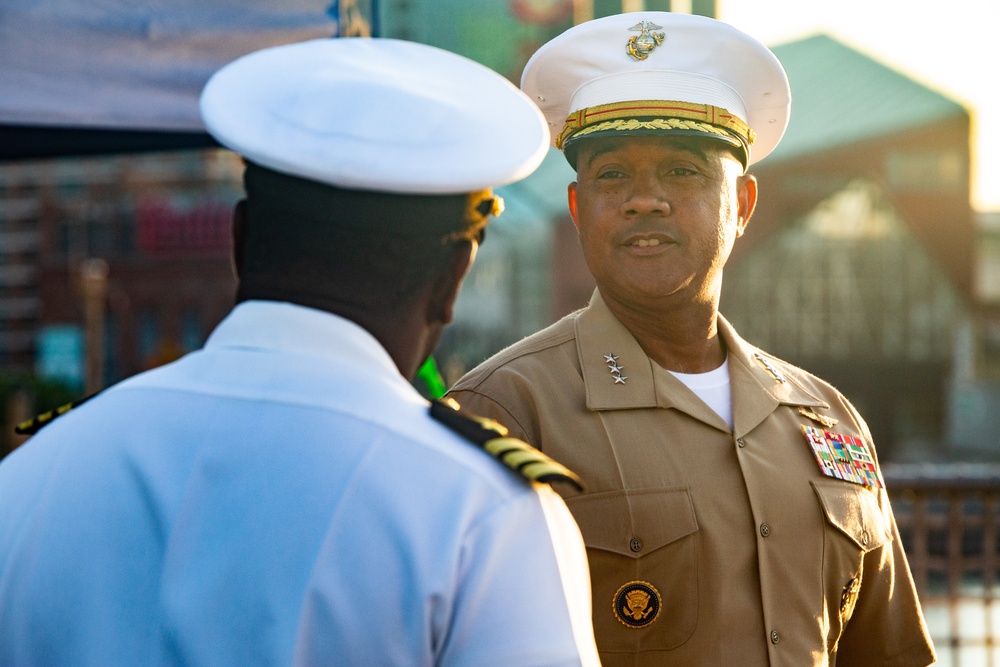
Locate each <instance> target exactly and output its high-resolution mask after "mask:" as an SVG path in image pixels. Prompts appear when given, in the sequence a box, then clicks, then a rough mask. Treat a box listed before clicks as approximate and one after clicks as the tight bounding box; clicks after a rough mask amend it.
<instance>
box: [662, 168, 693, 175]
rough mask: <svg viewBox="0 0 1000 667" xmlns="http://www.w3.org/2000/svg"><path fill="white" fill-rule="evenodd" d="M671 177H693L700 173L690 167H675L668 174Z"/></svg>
mask: <svg viewBox="0 0 1000 667" xmlns="http://www.w3.org/2000/svg"><path fill="white" fill-rule="evenodd" d="M668 173H669V174H670V175H671V176H692V175H694V174H696V173H698V172H696V171H695V170H694V169H691V168H689V167H674V168H673V169H671V170H670V171H669V172H668Z"/></svg>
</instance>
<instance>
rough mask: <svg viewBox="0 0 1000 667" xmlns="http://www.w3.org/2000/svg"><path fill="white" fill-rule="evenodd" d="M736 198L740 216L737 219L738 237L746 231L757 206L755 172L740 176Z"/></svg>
mask: <svg viewBox="0 0 1000 667" xmlns="http://www.w3.org/2000/svg"><path fill="white" fill-rule="evenodd" d="M736 198H737V216H738V219H737V221H736V237H737V238H739V237H740V236H743V233H744V232H745V231H746V229H747V224H749V222H750V216H751V215H753V211H754V209H755V208H756V207H757V177H756V176H754V175H753V174H744V175H743V176H740V182H739V191H738V192H737V194H736Z"/></svg>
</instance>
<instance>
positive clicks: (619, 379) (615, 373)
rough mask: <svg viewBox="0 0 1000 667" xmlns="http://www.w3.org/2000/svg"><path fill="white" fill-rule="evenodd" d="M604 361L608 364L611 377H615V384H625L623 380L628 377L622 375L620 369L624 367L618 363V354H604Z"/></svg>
mask: <svg viewBox="0 0 1000 667" xmlns="http://www.w3.org/2000/svg"><path fill="white" fill-rule="evenodd" d="M604 361H605V363H607V364H608V370H609V371H611V377H613V378H614V379H615V384H625V380H627V379H628V378H627V377H626V376H624V375H622V371H623V370H625V369H624V368H623V367H622V366H619V365H618V355H617V354H605V355H604Z"/></svg>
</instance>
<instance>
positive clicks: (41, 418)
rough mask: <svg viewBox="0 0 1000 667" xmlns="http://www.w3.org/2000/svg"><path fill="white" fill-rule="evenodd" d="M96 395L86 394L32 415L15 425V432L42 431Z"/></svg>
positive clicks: (32, 432) (23, 433)
mask: <svg viewBox="0 0 1000 667" xmlns="http://www.w3.org/2000/svg"><path fill="white" fill-rule="evenodd" d="M98 393H100V392H98ZM94 396H97V394H96V393H95V394H91V395H90V396H84V397H83V398H81V399H78V400H75V401H73V402H72V403H67V404H66V405H60V406H59V407H58V408H55V409H54V410H49V411H48V412H43V413H42V414H40V415H38V416H36V417H32V418H31V419H26V420H24V421H23V422H21V423H20V424H18V425H17V426H15V427H14V433H17V434H18V435H34V434H36V433H38V432H39V431H41V430H42V428H43V427H45V426H48V425H49V424H51V423H52V422H53V421H54V420H55V419H57V418H59V417H62V416H63V415H64V414H66V413H67V412H69V411H70V410H72V409H73V408H78V407H80V406H81V405H83V404H84V403H86V402H87V401H89V400H90V399H92V398H93V397H94Z"/></svg>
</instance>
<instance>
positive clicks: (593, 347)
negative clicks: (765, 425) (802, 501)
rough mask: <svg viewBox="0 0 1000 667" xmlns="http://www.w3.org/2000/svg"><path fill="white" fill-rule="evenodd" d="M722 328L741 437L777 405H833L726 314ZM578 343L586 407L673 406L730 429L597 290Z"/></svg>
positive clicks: (578, 329) (580, 321)
mask: <svg viewBox="0 0 1000 667" xmlns="http://www.w3.org/2000/svg"><path fill="white" fill-rule="evenodd" d="M718 326H719V335H720V336H722V340H723V341H724V342H725V343H726V347H727V348H728V350H729V381H730V386H731V388H732V395H733V421H734V423H735V431H736V434H737V435H740V434H742V433H746V432H748V431H750V430H751V429H753V428H754V427H755V426H757V424H759V423H760V422H762V421H763V420H764V419H766V418H767V416H768V415H769V414H771V413H772V412H773V411H774V410H775V408H777V407H778V406H779V405H803V406H810V407H822V408H829V405H827V403H826V402H825V401H823V400H822V399H820V398H817V397H816V396H813V395H812V394H810V393H808V392H807V391H806V390H805V389H803V388H802V387H800V386H799V385H798V384H796V383H795V382H794V381H793V380H792V379H791V378H789V377H788V376H787V375H786V374H785V373H784V371H783V370H782V367H781V365H780V364H778V363H777V362H775V361H773V360H772V359H771V358H770V357H768V356H767V355H765V354H763V353H761V352H760V350H758V349H757V348H756V347H754V346H752V345H750V344H749V343H747V342H746V341H745V340H743V339H742V338H740V336H739V334H737V333H736V331H735V330H734V329H733V327H732V325H730V324H729V322H727V321H726V319H725V318H724V317H722V315H719V316H718ZM576 341H577V343H576V344H577V353H578V354H579V355H580V367H581V368H582V369H583V381H584V384H585V385H586V391H587V409H589V410H624V409H633V408H654V407H658V408H674V409H677V410H680V411H682V412H685V413H687V414H689V415H691V416H692V417H694V418H696V419H699V420H701V421H703V422H705V423H706V424H709V425H711V426H714V427H716V428H719V429H721V430H726V431H728V430H729V429H728V426H726V424H725V422H724V421H723V420H722V418H720V417H719V416H718V415H717V414H715V412H714V411H713V410H712V409H711V408H709V407H708V406H707V405H705V403H704V402H703V401H702V400H701V399H699V398H698V397H697V396H695V394H694V393H693V392H692V391H691V390H689V389H688V388H687V387H686V386H684V383H682V382H681V381H680V380H678V379H677V378H675V377H674V376H673V375H671V374H670V373H668V372H667V371H665V370H664V369H662V368H660V366H658V365H657V364H656V363H655V362H653V361H652V360H651V359H650V358H649V357H647V356H646V353H645V352H643V350H642V348H641V347H640V346H639V343H638V342H637V341H636V340H635V338H634V337H633V336H632V334H631V333H629V331H628V329H626V328H625V326H624V325H623V324H622V323H621V322H620V321H619V320H618V318H616V317H615V316H614V315H613V314H612V313H611V311H610V310H609V309H608V307H607V305H606V304H605V303H604V299H602V298H601V295H600V292H599V291H597V290H595V291H594V295H593V297H592V298H591V300H590V305H589V306H588V307H587V308H586V309H585V310H584V311H583V312H582V313H581V314H580V316H579V317H578V318H577V320H576ZM758 357H759V358H758ZM769 368H770V369H771V370H768V369H769ZM616 369H617V370H616ZM772 370H773V371H774V372H772ZM619 378H620V379H619Z"/></svg>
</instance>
